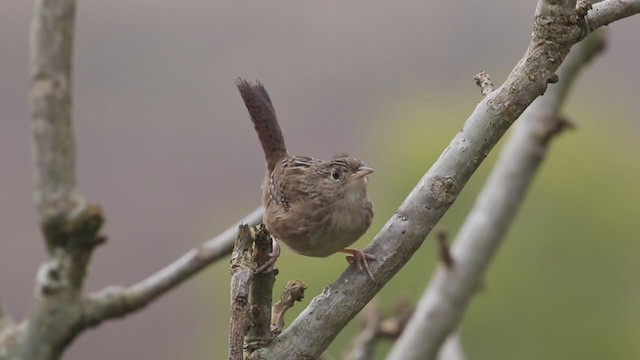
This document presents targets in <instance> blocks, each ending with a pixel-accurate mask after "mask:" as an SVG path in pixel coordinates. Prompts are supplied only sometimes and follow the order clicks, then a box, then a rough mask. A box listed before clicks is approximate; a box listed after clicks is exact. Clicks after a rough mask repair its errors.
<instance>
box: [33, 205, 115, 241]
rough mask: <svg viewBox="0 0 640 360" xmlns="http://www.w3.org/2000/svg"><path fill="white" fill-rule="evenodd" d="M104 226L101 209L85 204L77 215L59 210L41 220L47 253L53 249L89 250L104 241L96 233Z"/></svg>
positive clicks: (104, 239) (97, 206) (98, 206)
mask: <svg viewBox="0 0 640 360" xmlns="http://www.w3.org/2000/svg"><path fill="white" fill-rule="evenodd" d="M103 224H104V216H103V215H102V208H101V207H100V205H98V204H93V203H87V204H86V205H85V206H84V207H83V208H82V209H81V210H80V211H79V212H78V213H77V214H73V213H69V212H67V211H64V210H61V211H59V212H58V213H56V214H52V215H51V216H48V217H47V218H46V219H44V220H43V222H42V224H41V227H42V232H43V233H44V236H45V238H46V240H47V247H48V249H49V252H52V251H53V250H54V249H55V248H64V249H66V250H74V249H75V250H91V249H93V248H94V247H95V246H97V245H100V244H102V243H104V242H105V241H106V238H105V237H102V236H99V235H98V232H99V231H100V228H101V227H102V225H103Z"/></svg>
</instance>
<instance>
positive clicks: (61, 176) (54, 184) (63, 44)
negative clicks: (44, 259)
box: [29, 0, 83, 222]
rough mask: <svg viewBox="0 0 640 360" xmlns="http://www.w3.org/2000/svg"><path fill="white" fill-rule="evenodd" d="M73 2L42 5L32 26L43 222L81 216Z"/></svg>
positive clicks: (33, 115) (37, 191)
mask: <svg viewBox="0 0 640 360" xmlns="http://www.w3.org/2000/svg"><path fill="white" fill-rule="evenodd" d="M74 15H75V1H73V0H49V1H47V0H38V1H36V4H35V9H34V14H33V19H32V23H31V37H30V56H29V82H30V88H31V90H30V96H29V102H30V105H31V132H32V135H33V142H32V146H33V156H34V163H35V169H36V173H35V183H36V187H35V195H34V198H35V202H36V204H37V206H38V213H39V215H40V220H41V222H45V221H46V220H47V217H49V216H56V215H57V214H58V213H59V211H60V210H63V211H66V212H70V213H74V212H75V213H77V212H79V208H81V207H82V206H83V200H82V199H81V196H79V195H78V194H77V193H76V180H75V144H74V141H73V125H72V120H71V115H72V114H71V112H72V107H71V103H72V100H71V95H72V92H71V90H72V89H71V87H72V81H71V80H72V79H71V61H72V52H73V27H74Z"/></svg>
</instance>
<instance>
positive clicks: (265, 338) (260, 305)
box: [245, 226, 277, 353]
mask: <svg viewBox="0 0 640 360" xmlns="http://www.w3.org/2000/svg"><path fill="white" fill-rule="evenodd" d="M272 244H273V241H272V240H271V235H269V232H268V231H267V230H266V228H265V227H264V226H260V227H259V229H258V232H257V234H256V236H255V253H254V261H255V263H256V267H257V268H258V269H259V268H261V267H263V265H264V264H265V263H266V262H267V261H268V260H270V258H271V256H272V251H273V247H272ZM276 275H277V269H273V270H271V271H260V272H258V273H256V274H255V275H253V281H252V282H251V289H250V292H249V305H250V309H251V311H250V315H249V316H250V321H251V327H250V328H249V331H248V332H247V339H246V341H245V348H246V350H247V351H248V352H249V353H252V352H253V351H255V350H256V349H259V348H263V347H265V346H267V344H269V343H270V342H271V340H273V335H272V334H271V303H272V300H273V284H274V283H275V282H276Z"/></svg>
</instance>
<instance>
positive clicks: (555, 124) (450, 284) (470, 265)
mask: <svg viewBox="0 0 640 360" xmlns="http://www.w3.org/2000/svg"><path fill="white" fill-rule="evenodd" d="M603 44H604V40H603V37H602V33H601V32H596V33H594V34H593V36H591V37H589V38H587V39H585V40H584V41H583V42H581V43H580V44H579V45H578V46H576V47H575V48H574V49H573V50H572V51H571V54H570V55H569V56H568V57H567V59H566V61H565V62H564V64H563V65H562V67H561V68H560V70H559V71H558V75H559V77H560V82H559V83H558V84H557V85H554V86H552V87H550V88H549V90H548V91H547V93H546V94H545V96H543V97H541V98H539V99H538V100H536V101H535V102H534V103H533V105H532V106H531V107H529V108H528V109H527V111H525V112H524V113H523V114H522V116H521V118H520V120H519V121H518V123H517V124H516V126H515V129H514V131H513V135H512V136H511V137H510V138H509V140H508V142H507V143H506V144H505V146H504V149H503V151H502V153H501V156H500V158H499V160H498V162H497V163H496V165H495V168H494V170H493V172H492V173H491V176H490V177H489V179H488V180H487V183H486V184H485V186H484V188H483V190H482V191H481V193H480V195H479V196H478V199H477V200H476V203H475V205H474V207H473V209H472V210H471V212H470V214H469V216H468V217H467V219H466V221H465V223H464V224H463V226H462V228H461V229H460V232H459V233H458V236H457V238H456V240H455V241H454V243H453V245H452V247H451V256H452V257H453V259H454V264H455V265H454V266H453V267H452V268H447V267H446V266H443V265H441V266H439V268H438V271H437V272H436V274H435V275H434V276H433V278H432V280H431V284H430V285H429V287H428V288H427V289H426V291H425V293H424V294H423V296H422V298H421V299H420V301H419V303H418V307H417V309H416V312H415V315H414V316H413V318H411V320H410V321H409V324H408V325H407V329H406V331H405V332H404V333H403V335H402V336H401V337H400V339H398V341H397V342H396V343H395V344H394V346H393V348H392V349H391V351H390V353H389V355H388V357H387V359H388V360H400V359H402V360H412V359H435V358H436V354H437V353H438V349H439V348H440V346H441V345H442V343H443V342H444V341H445V339H446V338H447V337H448V336H449V334H451V333H452V332H453V331H454V330H455V329H456V327H458V326H459V324H460V321H461V319H462V316H463V314H464V311H465V309H466V307H467V305H468V304H469V301H470V299H471V298H472V297H473V295H474V294H475V292H476V290H477V289H478V287H479V286H480V284H481V281H482V279H483V277H484V273H485V271H486V269H487V267H488V266H489V264H490V262H491V260H492V259H493V255H494V254H495V251H496V249H497V248H498V246H499V245H500V243H501V241H502V239H503V238H504V235H505V233H506V231H507V229H508V227H509V225H510V224H511V222H512V221H513V219H514V217H515V215H516V213H517V210H518V208H519V206H520V205H521V203H522V201H523V199H524V196H525V194H526V192H527V190H528V189H529V185H530V184H531V181H532V179H533V177H534V175H535V174H536V172H537V170H538V168H539V166H540V164H541V162H542V160H543V159H544V156H545V152H546V150H547V148H548V142H549V140H550V138H551V136H552V135H554V134H556V133H557V132H558V130H559V129H561V128H562V126H563V124H562V120H561V119H560V118H559V115H558V112H559V109H560V105H561V104H562V102H563V101H564V99H565V98H566V96H567V93H568V91H569V87H570V85H571V84H572V83H573V81H574V79H575V77H576V76H577V74H578V72H579V70H581V69H582V68H584V66H585V64H586V63H588V62H589V61H590V60H591V59H592V58H593V57H594V56H595V55H596V54H597V53H598V52H599V50H601V49H602V48H603Z"/></svg>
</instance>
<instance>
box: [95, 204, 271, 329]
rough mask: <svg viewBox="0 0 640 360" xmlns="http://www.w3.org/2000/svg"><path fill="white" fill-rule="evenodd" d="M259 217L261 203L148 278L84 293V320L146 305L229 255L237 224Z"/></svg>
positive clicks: (251, 223) (254, 221) (113, 315)
mask: <svg viewBox="0 0 640 360" xmlns="http://www.w3.org/2000/svg"><path fill="white" fill-rule="evenodd" d="M261 221H262V207H259V208H257V209H255V210H253V211H252V212H251V213H249V214H248V215H247V216H245V217H244V218H243V219H242V220H241V221H239V222H238V223H236V224H234V225H232V226H230V227H229V228H227V229H226V230H225V231H223V232H222V233H220V234H219V235H218V236H216V237H215V238H213V239H211V240H209V241H206V242H204V243H202V244H201V245H199V246H198V247H196V248H194V249H191V250H189V251H188V252H187V253H186V254H184V255H182V256H181V257H180V258H178V259H177V260H176V261H174V262H173V263H171V264H169V265H167V266H166V267H164V268H163V269H161V270H160V271H158V272H156V273H155V274H153V275H151V276H149V277H148V278H146V279H144V280H142V281H140V282H138V283H136V284H133V285H131V286H127V287H122V286H109V287H107V288H105V289H103V290H100V291H98V292H96V293H93V294H91V295H89V296H87V298H86V300H85V304H84V308H85V317H84V320H85V322H86V324H87V325H88V326H95V325H97V324H98V323H100V322H101V321H103V320H106V319H111V318H117V317H121V316H124V315H126V314H128V313H131V312H133V311H136V310H138V309H140V308H142V307H144V306H146V305H147V304H149V303H151V302H152V301H154V300H156V299H157V298H159V297H160V296H162V295H164V294H165V293H166V292H167V291H169V290H171V289H172V288H174V287H175V286H177V285H179V284H181V283H182V282H184V281H186V280H187V279H189V278H190V277H191V276H193V275H194V274H197V273H198V272H199V271H200V270H202V269H204V268H205V267H206V266H208V265H210V264H212V263H213V262H215V261H217V260H219V259H222V258H224V257H225V256H227V255H229V254H230V253H231V250H232V249H233V244H234V241H235V239H236V236H237V231H238V226H240V224H248V225H249V226H255V225H257V224H259V223H260V222H261Z"/></svg>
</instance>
